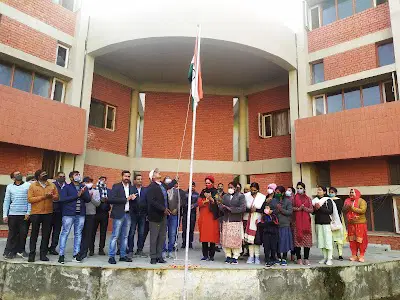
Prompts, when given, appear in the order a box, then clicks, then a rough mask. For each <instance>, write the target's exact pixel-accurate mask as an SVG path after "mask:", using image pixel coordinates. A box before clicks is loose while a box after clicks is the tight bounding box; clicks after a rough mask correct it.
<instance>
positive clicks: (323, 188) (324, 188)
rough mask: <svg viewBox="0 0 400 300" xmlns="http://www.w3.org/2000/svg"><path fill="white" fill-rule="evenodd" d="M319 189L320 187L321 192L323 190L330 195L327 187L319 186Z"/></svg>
mask: <svg viewBox="0 0 400 300" xmlns="http://www.w3.org/2000/svg"><path fill="white" fill-rule="evenodd" d="M318 187H319V188H320V189H321V190H323V191H324V193H325V194H327V193H328V191H327V189H326V186H322V185H319V186H318Z"/></svg>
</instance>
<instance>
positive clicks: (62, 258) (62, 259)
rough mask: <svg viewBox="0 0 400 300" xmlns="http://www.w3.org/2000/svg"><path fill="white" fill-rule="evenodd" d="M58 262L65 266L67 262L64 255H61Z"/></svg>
mask: <svg viewBox="0 0 400 300" xmlns="http://www.w3.org/2000/svg"><path fill="white" fill-rule="evenodd" d="M58 262H59V263H60V264H62V265H63V264H65V262H64V255H60V257H59V258H58Z"/></svg>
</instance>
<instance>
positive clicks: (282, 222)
mask: <svg viewBox="0 0 400 300" xmlns="http://www.w3.org/2000/svg"><path fill="white" fill-rule="evenodd" d="M277 200H278V204H277V207H276V210H275V213H276V215H277V217H278V220H279V227H290V223H291V221H292V214H293V203H292V200H290V199H289V198H287V197H284V198H283V199H282V200H279V199H277ZM278 205H280V209H279V208H278Z"/></svg>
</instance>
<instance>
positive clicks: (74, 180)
mask: <svg viewBox="0 0 400 300" xmlns="http://www.w3.org/2000/svg"><path fill="white" fill-rule="evenodd" d="M69 178H70V180H71V183H70V184H67V185H66V187H65V193H63V194H61V197H60V202H61V213H62V229H61V234H60V256H59V258H58V262H59V263H60V264H64V254H65V247H66V244H67V239H68V236H69V233H70V232H71V228H72V226H74V250H73V251H74V252H73V258H74V260H75V261H78V258H79V257H78V254H79V250H80V246H81V240H82V230H83V226H84V224H85V215H86V205H85V203H88V202H90V200H91V199H90V195H89V192H88V189H87V187H86V186H85V185H83V184H81V174H80V173H79V171H72V172H70V173H69Z"/></svg>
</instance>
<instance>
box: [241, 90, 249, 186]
mask: <svg viewBox="0 0 400 300" xmlns="http://www.w3.org/2000/svg"><path fill="white" fill-rule="evenodd" d="M247 117H248V116H247V98H246V96H240V97H239V161H247ZM239 181H240V184H241V185H242V187H244V186H245V185H246V184H247V177H246V175H244V174H240V176H239Z"/></svg>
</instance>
